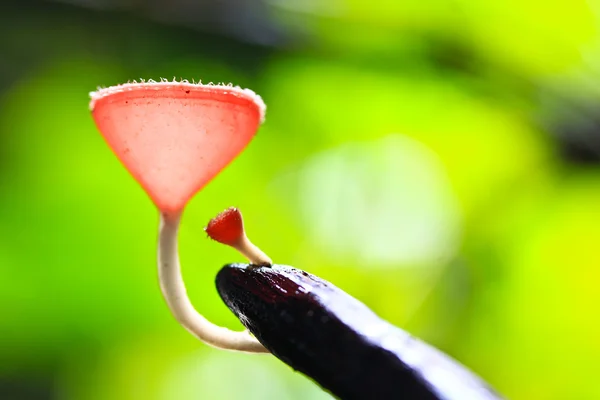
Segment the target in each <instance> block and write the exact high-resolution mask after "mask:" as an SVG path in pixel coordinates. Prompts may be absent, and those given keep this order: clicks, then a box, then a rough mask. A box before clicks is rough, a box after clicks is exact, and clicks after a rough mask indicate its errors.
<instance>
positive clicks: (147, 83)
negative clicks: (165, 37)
mask: <svg viewBox="0 0 600 400" xmlns="http://www.w3.org/2000/svg"><path fill="white" fill-rule="evenodd" d="M173 87H177V88H191V89H194V88H199V87H200V88H210V89H221V90H222V91H223V92H224V93H227V92H232V93H234V94H236V95H240V96H243V97H246V98H248V99H249V100H251V101H252V102H254V104H256V105H257V106H258V109H259V112H260V122H261V123H262V122H264V120H265V113H266V111H267V106H266V104H265V102H264V101H263V99H262V98H261V97H260V96H259V95H258V94H256V93H255V92H254V91H252V90H250V89H243V88H241V87H239V86H233V84H231V83H228V84H225V83H219V84H214V83H212V82H210V83H208V84H204V83H201V82H198V83H195V82H193V81H192V82H191V83H190V82H189V81H188V80H186V79H183V80H180V81H177V80H175V78H173V81H169V80H167V79H164V78H161V80H160V82H156V81H154V80H152V79H149V80H144V79H141V80H140V82H137V81H133V82H128V83H124V84H121V85H116V86H110V87H107V88H100V87H99V88H98V90H96V91H95V92H90V98H91V100H90V110H92V111H93V110H94V107H95V106H96V102H97V101H99V100H100V99H103V98H104V97H107V96H110V95H112V94H116V93H122V92H126V91H130V90H135V89H139V88H154V89H156V90H160V89H164V88H173Z"/></svg>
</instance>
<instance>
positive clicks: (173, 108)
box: [90, 81, 265, 211]
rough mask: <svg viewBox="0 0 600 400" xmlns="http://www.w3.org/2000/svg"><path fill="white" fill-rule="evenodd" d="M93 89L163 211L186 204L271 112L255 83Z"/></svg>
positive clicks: (124, 158) (111, 132) (102, 118)
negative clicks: (254, 89) (252, 86)
mask: <svg viewBox="0 0 600 400" xmlns="http://www.w3.org/2000/svg"><path fill="white" fill-rule="evenodd" d="M90 95H91V98H92V101H91V103H90V109H91V111H92V116H93V117H94V121H95V122H96V125H97V127H98V129H99V130H100V132H101V133H102V135H103V136H104V138H105V139H106V142H107V143H108V145H109V146H110V147H111V149H112V150H113V152H114V153H115V154H116V155H117V157H118V158H119V160H121V162H122V163H123V165H125V167H126V168H127V169H128V170H129V172H130V173H131V174H132V175H133V177H134V178H135V179H136V180H137V181H138V182H139V183H140V184H141V185H142V187H143V188H144V189H145V190H146V192H147V193H148V195H149V196H150V197H151V198H152V200H153V201H154V203H155V204H156V206H157V207H158V208H159V209H160V210H161V211H180V210H181V209H183V207H184V206H185V204H186V203H187V202H188V200H189V199H190V198H191V197H192V196H193V195H194V194H195V193H196V192H197V191H198V190H200V189H201V188H202V187H204V186H205V185H206V184H207V183H208V182H209V181H210V180H211V179H212V178H214V177H215V175H217V174H218V173H219V172H220V171H221V170H222V169H223V168H224V167H225V166H226V165H227V164H229V163H230V162H231V161H232V160H233V159H234V158H235V157H236V156H237V155H238V154H239V153H240V152H241V151H242V150H243V149H244V147H246V145H247V144H248V143H249V142H250V140H251V139H252V138H253V137H254V135H255V134H256V131H257V129H258V127H259V125H260V123H261V122H262V120H263V118H264V112H265V105H264V103H263V101H262V100H261V98H260V97H259V96H258V95H256V94H255V93H254V92H252V91H250V90H247V89H240V88H239V87H233V86H225V85H201V84H192V83H188V82H185V81H184V82H149V83H132V84H125V85H121V86H115V87H110V88H107V89H101V90H99V91H97V92H93V93H91V94H90Z"/></svg>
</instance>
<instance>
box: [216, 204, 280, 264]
mask: <svg viewBox="0 0 600 400" xmlns="http://www.w3.org/2000/svg"><path fill="white" fill-rule="evenodd" d="M204 230H205V231H206V234H207V235H208V236H210V238H211V239H213V240H216V241H217V242H219V243H222V244H226V245H228V246H231V247H233V248H234V249H236V250H237V251H239V252H240V253H241V254H242V255H243V256H244V257H246V258H247V259H248V260H249V261H250V262H251V263H252V264H254V265H262V266H265V265H271V264H273V261H271V259H270V258H269V256H267V255H266V254H265V253H263V251H262V250H261V249H259V248H258V247H256V246H255V245H254V244H253V243H252V242H251V241H250V239H248V236H247V235H246V231H245V230H244V218H243V217H242V213H241V211H240V210H239V209H238V208H235V207H230V208H228V209H227V210H225V211H223V212H221V213H220V214H219V215H217V216H216V217H214V218H213V219H211V220H210V221H209V222H208V225H207V226H206V228H204Z"/></svg>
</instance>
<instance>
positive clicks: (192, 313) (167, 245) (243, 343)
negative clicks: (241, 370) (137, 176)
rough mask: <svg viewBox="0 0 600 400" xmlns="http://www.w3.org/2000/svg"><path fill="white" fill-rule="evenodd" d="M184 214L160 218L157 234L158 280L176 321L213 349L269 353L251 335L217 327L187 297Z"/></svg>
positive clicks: (163, 214) (161, 216)
mask: <svg viewBox="0 0 600 400" xmlns="http://www.w3.org/2000/svg"><path fill="white" fill-rule="evenodd" d="M180 220H181V212H179V213H171V214H165V213H161V215H160V229H159V233H158V277H159V280H160V288H161V291H162V294H163V296H164V298H165V300H166V302H167V305H168V306H169V309H170V310H171V313H172V314H173V316H174V317H175V319H176V320H177V321H178V322H179V323H180V324H181V325H182V326H183V327H184V328H185V329H187V330H188V331H189V332H190V333H191V334H192V335H194V336H196V337H197V338H198V339H200V340H201V341H203V342H204V343H206V344H209V345H211V346H213V347H216V348H220V349H226V350H234V351H242V352H248V353H267V352H268V350H266V349H265V348H264V346H263V345H262V344H260V342H259V341H258V340H256V338H255V337H253V336H252V335H250V333H249V332H248V331H243V332H236V331H232V330H229V329H227V328H223V327H221V326H217V325H215V324H213V323H212V322H210V321H209V320H207V319H206V318H204V317H203V316H202V315H201V314H200V313H198V311H196V309H195V308H194V306H193V305H192V303H191V302H190V299H189V298H188V296H187V292H186V289H185V284H184V283H183V278H182V276H181V266H180V264H179V254H178V250H177V232H178V230H179V223H180Z"/></svg>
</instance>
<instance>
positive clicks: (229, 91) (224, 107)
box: [90, 80, 267, 353]
mask: <svg viewBox="0 0 600 400" xmlns="http://www.w3.org/2000/svg"><path fill="white" fill-rule="evenodd" d="M90 96H91V102H90V110H91V112H92V116H93V118H94V121H95V123H96V126H97V127H98V130H99V131H100V133H101V134H102V136H103V137H104V139H105V140H106V142H107V143H108V145H109V147H110V148H111V149H112V151H113V152H114V153H115V155H116V156H117V157H118V159H119V160H120V161H121V163H122V164H123V165H124V166H125V168H127V170H128V171H129V172H130V173H131V175H132V176H133V177H134V178H135V179H136V180H137V181H138V182H139V183H140V185H141V186H142V187H143V188H144V190H145V191H146V193H147V194H148V196H150V198H151V199H152V201H153V202H154V204H155V205H156V207H157V208H158V209H159V211H160V229H159V237H158V274H159V280H160V287H161V291H162V294H163V296H164V298H165V300H166V302H167V305H168V306H169V309H170V310H171V313H172V314H173V316H174V317H175V318H176V319H177V321H178V322H179V323H180V324H181V325H183V326H184V327H185V328H186V329H187V330H188V331H189V332H191V333H192V334H194V335H195V336H196V337H198V338H199V339H200V340H202V341H204V342H205V343H208V344H210V345H212V346H215V347H218V348H223V349H229V350H237V351H245V352H255V353H260V352H266V351H267V350H266V349H265V348H264V347H263V346H262V345H261V344H260V343H259V342H258V340H256V338H254V337H253V336H251V335H250V334H249V333H248V332H247V331H244V332H234V331H231V330H229V329H226V328H222V327H219V326H217V325H214V324H213V323H211V322H210V321H208V320H207V319H206V318H204V317H203V316H202V315H201V314H199V313H198V312H197V311H196V310H195V309H194V306H193V305H192V303H191V302H190V300H189V298H188V296H187V293H186V289H185V284H184V282H183V278H182V276H181V267H180V264H179V255H178V252H177V232H178V229H179V223H180V219H181V214H182V212H183V209H184V208H185V205H186V204H187V202H188V201H189V200H190V198H192V196H194V194H195V193H196V192H198V191H199V190H200V189H202V188H203V187H204V186H205V185H206V184H207V183H208V182H209V181H210V180H211V179H213V178H214V177H215V176H216V175H217V174H218V173H219V172H220V171H221V170H223V168H225V167H226V166H227V164H229V163H230V162H231V161H232V160H233V159H234V158H235V157H236V156H237V155H238V154H239V153H240V152H241V151H242V150H243V149H244V148H245V147H246V146H247V145H248V143H249V142H250V140H252V138H253V137H254V135H255V134H256V131H257V130H258V127H259V125H260V124H261V122H262V121H263V120H264V116H265V104H264V103H263V101H262V99H261V98H260V96H258V95H256V94H255V93H254V92H252V91H251V90H248V89H241V88H239V87H234V86H231V85H212V84H211V85H202V84H195V83H189V82H187V81H182V82H168V81H165V80H163V81H161V82H154V81H148V82H142V83H128V84H124V85H119V86H114V87H109V88H106V89H100V90H98V91H96V92H92V93H90Z"/></svg>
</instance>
